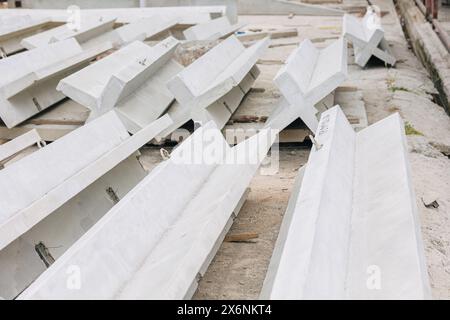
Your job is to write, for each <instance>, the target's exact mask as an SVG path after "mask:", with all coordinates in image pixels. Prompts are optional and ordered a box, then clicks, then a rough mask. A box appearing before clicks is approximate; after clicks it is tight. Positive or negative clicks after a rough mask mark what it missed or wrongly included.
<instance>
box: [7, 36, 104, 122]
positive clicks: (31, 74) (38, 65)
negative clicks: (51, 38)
mask: <svg viewBox="0 0 450 320" xmlns="http://www.w3.org/2000/svg"><path fill="white" fill-rule="evenodd" d="M109 49H111V44H110V43H104V44H102V45H100V46H96V47H93V48H91V49H89V50H84V51H83V50H82V49H81V47H80V45H79V44H78V43H77V42H76V40H75V39H68V40H65V41H60V42H57V43H54V44H50V45H47V46H43V47H40V48H36V49H33V50H30V51H25V52H23V53H19V54H16V55H14V56H11V57H8V58H6V59H1V60H0V73H1V74H2V75H4V76H2V77H1V78H0V117H1V119H2V120H3V121H4V122H5V124H6V125H7V126H8V128H11V127H14V126H15V125H17V124H19V123H21V122H23V121H25V120H26V119H28V118H30V117H32V116H33V115H35V114H38V113H39V112H41V111H42V110H44V109H46V108H48V107H49V106H51V105H53V104H55V103H56V102H58V101H60V100H62V99H63V98H64V95H63V94H62V93H60V92H58V91H56V85H57V84H58V82H59V80H61V79H63V78H64V77H66V76H67V75H69V74H71V73H73V72H75V71H77V70H79V69H81V68H83V67H84V66H85V65H87V64H88V63H89V62H90V61H91V60H92V59H93V58H95V57H96V56H97V55H99V54H101V53H103V52H105V51H107V50H109Z"/></svg>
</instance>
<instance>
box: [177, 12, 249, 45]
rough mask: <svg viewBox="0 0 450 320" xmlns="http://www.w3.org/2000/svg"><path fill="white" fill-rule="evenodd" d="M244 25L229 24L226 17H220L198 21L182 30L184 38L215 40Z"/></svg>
mask: <svg viewBox="0 0 450 320" xmlns="http://www.w3.org/2000/svg"><path fill="white" fill-rule="evenodd" d="M243 26H244V24H243V23H236V24H233V25H231V23H230V21H229V20H228V17H220V18H217V19H213V20H211V21H208V22H205V23H199V24H197V25H195V26H192V27H190V28H188V29H186V30H184V31H183V34H184V37H185V38H186V40H217V39H220V38H225V37H227V36H229V35H231V34H233V33H235V32H236V31H238V30H239V29H241V28H242V27H243Z"/></svg>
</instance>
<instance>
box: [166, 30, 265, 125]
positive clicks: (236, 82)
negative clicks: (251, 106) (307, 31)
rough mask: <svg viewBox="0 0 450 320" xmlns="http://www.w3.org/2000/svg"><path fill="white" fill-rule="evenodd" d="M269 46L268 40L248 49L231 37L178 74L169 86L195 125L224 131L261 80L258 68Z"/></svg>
mask: <svg viewBox="0 0 450 320" xmlns="http://www.w3.org/2000/svg"><path fill="white" fill-rule="evenodd" d="M268 45H269V39H268V38H266V39H264V40H261V41H259V42H257V43H256V44H254V45H253V46H251V47H249V48H245V47H244V46H243V44H242V43H241V42H240V41H239V40H238V39H237V38H236V37H235V36H230V37H229V38H227V39H226V40H224V41H222V42H221V43H220V44H218V45H217V46H215V47H214V48H212V49H211V50H210V51H208V52H207V53H205V54H204V55H203V56H201V57H200V58H199V59H197V60H196V61H194V62H193V63H192V64H190V65H189V66H187V67H186V68H185V69H184V70H183V71H181V72H180V73H178V74H177V75H176V76H175V77H174V78H173V79H171V80H170V81H169V82H168V84H167V86H168V88H169V90H170V91H171V92H172V93H173V95H174V96H175V98H176V100H177V101H178V102H179V103H180V104H181V105H182V107H183V108H185V109H187V110H189V112H190V117H191V118H192V119H193V120H194V121H196V122H202V123H206V122H208V121H210V120H214V121H215V123H216V124H217V125H218V126H219V128H222V127H223V126H224V125H225V124H226V122H227V121H228V120H229V119H230V117H231V114H232V113H233V112H234V111H235V110H236V108H237V106H238V105H239V103H240V102H241V100H242V98H243V96H244V95H245V94H246V93H247V92H248V90H250V87H251V84H252V83H253V82H254V80H255V79H256V77H257V76H258V74H259V70H258V69H257V67H256V66H255V64H256V62H257V60H258V58H259V57H260V56H261V55H262V53H263V52H264V51H265V50H266V48H267V47H268ZM227 101H233V102H232V104H233V105H232V106H228V105H227ZM187 120H189V119H187ZM187 120H186V121H187Z"/></svg>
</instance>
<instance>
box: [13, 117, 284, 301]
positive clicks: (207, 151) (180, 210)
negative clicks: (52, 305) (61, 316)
mask: <svg viewBox="0 0 450 320" xmlns="http://www.w3.org/2000/svg"><path fill="white" fill-rule="evenodd" d="M274 138H275V134H271V132H270V131H268V130H262V131H261V132H260V133H259V134H257V135H255V136H253V137H252V138H250V139H248V140H246V141H245V142H243V143H241V144H239V145H237V146H236V147H234V148H230V147H229V146H228V144H227V143H226V141H225V139H224V138H223V136H222V133H221V132H220V130H218V129H217V128H215V126H214V125H213V124H212V123H211V122H210V123H208V124H205V125H204V126H202V127H201V128H199V129H197V130H196V131H195V132H194V133H193V135H191V136H190V137H189V138H187V139H186V140H185V141H184V142H183V143H182V144H181V145H180V146H179V147H178V148H177V149H175V151H174V152H172V154H171V156H170V159H169V160H166V161H165V162H163V163H161V164H160V165H158V166H157V167H156V168H155V169H154V170H153V171H152V172H151V173H150V174H149V175H148V176H147V177H146V178H145V179H144V180H143V181H142V182H141V183H140V184H139V185H138V186H136V188H134V189H133V190H132V191H131V192H130V193H129V194H128V195H127V196H126V197H125V198H124V199H123V200H122V201H120V202H119V203H118V204H117V205H116V206H115V207H114V208H113V209H112V210H111V211H109V212H108V213H107V214H106V215H105V217H104V218H103V219H101V220H100V221H99V222H98V223H97V224H96V225H95V226H94V227H93V228H92V229H91V230H90V231H88V232H87V233H86V235H85V236H84V237H82V238H81V239H80V240H79V241H78V242H77V243H76V244H75V245H73V246H72V247H71V248H70V249H69V250H68V251H67V252H66V253H65V254H64V255H63V256H62V257H61V258H60V259H59V260H57V261H56V262H55V263H54V264H53V265H52V266H51V267H50V268H49V269H48V270H47V271H46V272H45V273H44V274H42V276H41V277H40V278H39V279H37V280H36V281H35V282H34V283H33V284H32V285H31V286H30V287H29V288H28V289H27V290H25V291H24V292H23V293H22V295H21V296H20V297H19V299H51V298H56V297H57V298H58V299H187V298H190V297H191V296H192V295H193V293H194V292H195V290H196V287H197V280H198V278H199V277H201V276H202V275H203V274H204V273H205V271H206V269H207V266H208V264H209V262H210V261H211V260H212V259H213V257H214V254H215V252H216V250H217V249H218V247H219V246H220V243H221V241H222V239H223V237H224V232H226V231H227V230H228V229H229V227H230V226H231V224H232V222H233V211H234V210H235V208H236V207H237V206H238V205H239V203H240V200H241V197H242V195H243V194H244V192H245V191H246V189H247V186H248V184H249V183H250V180H251V179H252V177H253V175H254V173H255V171H256V170H257V168H258V167H259V165H260V163H261V161H262V160H263V159H264V158H265V155H266V153H267V151H268V149H269V148H270V146H271V145H272V143H273V139H274ZM193 177H195V179H193ZM174 193H176V194H177V196H176V197H174V196H173V195H174ZM130 243H133V246H131V247H130ZM73 265H76V266H79V270H80V273H79V275H80V278H79V279H80V281H81V284H82V285H81V287H80V288H79V290H71V289H70V288H68V287H67V285H66V284H67V270H68V268H70V266H73ZM100 284H101V285H100Z"/></svg>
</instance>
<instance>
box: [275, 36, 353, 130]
mask: <svg viewBox="0 0 450 320" xmlns="http://www.w3.org/2000/svg"><path fill="white" fill-rule="evenodd" d="M346 78H347V43H346V41H345V40H344V39H343V38H340V39H339V40H337V41H335V42H334V43H332V44H330V45H329V46H328V47H326V48H324V49H317V48H316V47H315V46H314V44H313V43H312V42H311V41H310V40H308V39H305V40H303V41H302V43H300V45H299V46H298V48H297V49H295V50H294V51H293V52H292V53H291V55H290V56H289V58H288V59H287V60H286V63H285V65H284V66H283V67H282V68H281V69H280V70H279V72H278V73H277V75H276V76H275V79H274V82H275V84H276V86H277V87H278V89H279V90H280V91H281V93H282V95H283V99H282V100H281V103H280V105H279V106H278V108H277V109H276V110H275V112H274V113H273V114H272V115H271V116H270V117H269V119H268V120H267V122H266V126H270V127H271V128H274V129H278V130H283V129H284V128H285V127H287V126H288V125H289V124H290V123H292V122H293V121H294V120H296V119H297V118H301V119H302V120H303V122H304V123H305V124H306V125H307V126H308V128H309V129H310V130H311V131H312V132H314V133H315V132H316V130H317V124H318V120H317V116H316V114H317V112H318V110H317V109H316V107H315V105H316V104H318V103H319V102H320V101H322V100H324V99H327V97H329V96H330V95H331V94H332V93H333V91H334V90H335V89H336V88H337V87H338V86H339V85H340V84H342V83H343V82H344V81H345V79H346Z"/></svg>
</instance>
